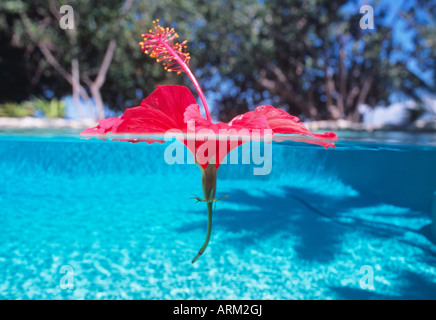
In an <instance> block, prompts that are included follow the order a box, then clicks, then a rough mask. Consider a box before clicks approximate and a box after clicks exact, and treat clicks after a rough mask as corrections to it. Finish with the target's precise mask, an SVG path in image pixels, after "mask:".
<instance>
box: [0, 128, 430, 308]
mask: <svg viewBox="0 0 436 320" xmlns="http://www.w3.org/2000/svg"><path fill="white" fill-rule="evenodd" d="M371 137H373V136H368V137H365V139H360V140H356V139H355V138H354V137H352V136H347V137H343V138H342V139H341V140H340V141H339V142H338V144H337V148H336V149H335V150H324V149H323V148H321V147H316V146H311V145H307V144H298V143H280V144H276V143H274V145H273V153H272V156H273V163H272V172H271V174H269V175H266V176H254V175H253V165H223V166H221V168H220V169H219V171H218V190H217V197H219V196H221V195H225V194H229V195H230V196H229V197H228V198H226V199H224V200H223V201H221V202H219V203H218V205H217V209H216V212H215V214H214V225H213V230H212V237H211V241H210V244H209V247H208V248H207V250H206V252H205V253H204V255H203V256H202V257H201V258H200V259H199V260H198V261H197V262H196V263H195V264H194V265H192V264H191V260H192V258H193V257H194V256H195V255H196V254H197V252H198V249H199V248H200V246H201V245H202V243H203V241H204V237H205V233H206V222H207V214H206V208H205V205H204V204H202V203H199V204H195V203H194V200H192V199H189V198H190V197H192V194H200V195H201V192H202V189H201V184H200V171H199V169H198V168H197V167H196V166H195V165H172V166H170V165H168V164H166V163H165V161H164V157H163V153H164V149H165V147H166V145H161V144H154V145H147V144H142V143H137V144H130V143H126V142H117V141H98V140H89V141H87V140H81V139H79V138H77V137H75V136H62V137H48V136H44V135H42V136H40V137H35V136H29V135H26V134H20V135H7V134H3V135H2V136H0V231H1V232H0V298H1V299H435V298H436V245H435V243H433V242H432V241H431V240H430V233H429V230H430V227H429V225H430V223H431V219H430V211H431V207H432V201H433V200H432V199H433V194H434V192H435V191H436V167H435V164H436V144H435V143H434V141H433V140H432V139H434V136H432V135H430V136H427V138H426V137H424V138H422V139H421V138H419V139H415V138H410V139H411V140H410V139H409V140H407V139H406V140H404V139H403V140H402V141H403V142H402V143H399V142H398V141H397V140H396V139H395V137H394V138H393V139H391V140H389V139H388V140H387V141H388V142H380V140H379V139H373V138H371ZM384 141H386V139H384ZM404 141H406V142H407V143H404ZM66 284H68V285H71V286H72V287H68V285H67V286H66Z"/></svg>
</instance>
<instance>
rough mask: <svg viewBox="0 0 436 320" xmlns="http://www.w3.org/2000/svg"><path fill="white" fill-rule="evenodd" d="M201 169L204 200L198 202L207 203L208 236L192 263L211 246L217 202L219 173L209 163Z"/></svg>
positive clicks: (213, 165) (212, 164)
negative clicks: (213, 216)
mask: <svg viewBox="0 0 436 320" xmlns="http://www.w3.org/2000/svg"><path fill="white" fill-rule="evenodd" d="M199 167H200V170H201V184H202V187H203V196H204V200H201V199H200V200H199V198H198V197H196V198H197V200H198V201H201V202H206V205H207V234H206V240H205V241H204V244H203V246H202V247H201V248H200V251H198V254H197V256H196V257H195V258H194V259H193V260H192V263H194V262H195V261H197V260H198V258H200V256H201V255H202V254H203V252H204V250H206V248H207V245H208V244H209V240H210V234H211V232H212V212H213V204H214V202H215V192H216V176H217V171H218V169H217V168H216V166H215V164H214V163H209V164H208V166H207V167H206V168H203V167H201V166H200V165H199Z"/></svg>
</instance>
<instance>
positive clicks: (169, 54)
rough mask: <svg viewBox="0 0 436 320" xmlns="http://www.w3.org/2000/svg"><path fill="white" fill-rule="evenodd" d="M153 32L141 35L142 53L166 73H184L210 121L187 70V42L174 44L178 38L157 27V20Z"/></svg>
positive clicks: (165, 29) (192, 77)
mask: <svg viewBox="0 0 436 320" xmlns="http://www.w3.org/2000/svg"><path fill="white" fill-rule="evenodd" d="M153 25H154V30H153V29H150V30H149V33H146V34H142V37H143V39H144V41H142V42H140V43H139V45H140V46H141V49H142V51H143V52H144V53H145V54H148V55H149V56H150V57H151V58H153V59H156V62H158V63H162V65H163V66H164V70H166V71H167V72H176V73H177V74H181V73H182V72H185V73H186V74H187V75H188V77H189V78H190V79H191V81H192V83H193V84H194V86H195V89H197V92H198V95H199V96H200V99H201V102H202V103H203V107H204V111H205V113H206V118H207V119H208V120H209V121H211V116H210V112H209V108H208V106H207V102H206V98H205V96H204V94H203V90H201V87H200V85H199V84H198V81H197V79H196V78H195V76H194V74H193V73H192V71H191V70H190V69H189V61H190V59H191V56H190V55H189V52H186V49H187V43H188V41H186V40H184V41H182V42H176V41H175V40H176V39H177V38H178V37H179V35H178V34H177V33H176V31H175V30H174V28H171V29H170V28H168V27H166V28H163V27H161V26H160V25H159V19H156V20H155V21H153Z"/></svg>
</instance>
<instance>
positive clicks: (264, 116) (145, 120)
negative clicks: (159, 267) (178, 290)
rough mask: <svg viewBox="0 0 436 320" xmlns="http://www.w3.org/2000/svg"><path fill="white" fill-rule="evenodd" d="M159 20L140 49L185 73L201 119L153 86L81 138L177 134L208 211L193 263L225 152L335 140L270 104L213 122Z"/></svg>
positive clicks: (180, 89)
mask: <svg viewBox="0 0 436 320" xmlns="http://www.w3.org/2000/svg"><path fill="white" fill-rule="evenodd" d="M158 21H159V20H157V21H154V22H153V23H154V30H150V31H149V33H147V34H143V35H142V36H143V38H144V41H143V42H140V45H141V47H142V50H143V51H144V52H145V53H146V54H149V55H150V56H151V57H152V58H155V59H156V61H157V62H159V63H162V64H163V66H164V69H165V70H167V71H168V72H177V73H178V74H179V73H181V72H185V73H186V74H187V75H188V76H189V78H190V79H191V81H192V82H193V84H194V86H195V88H196V89H197V92H198V95H199V97H200V100H201V102H202V104H203V108H204V111H205V115H206V118H204V117H203V116H202V115H201V113H200V106H199V105H198V104H197V102H196V100H195V98H194V96H193V95H192V93H191V92H190V90H189V89H188V88H186V87H184V86H158V87H157V89H156V90H155V91H154V92H153V93H152V94H150V95H149V96H148V97H147V98H145V99H144V100H143V101H142V102H141V104H140V105H139V106H137V107H135V108H130V109H126V111H125V112H124V114H123V115H122V116H121V117H115V118H109V119H103V120H100V121H99V123H98V125H97V126H96V127H93V128H89V129H86V130H84V131H83V132H82V135H87V136H92V135H97V136H102V135H106V134H107V133H112V134H115V135H117V134H128V135H133V136H134V135H157V136H158V137H156V138H151V139H148V138H119V139H118V140H126V141H130V142H148V143H153V142H163V140H162V137H163V136H164V135H165V134H167V133H168V132H177V133H181V134H182V136H181V137H179V139H180V140H181V141H182V142H183V143H184V144H185V145H186V146H187V148H188V149H189V150H190V151H191V152H192V154H193V155H194V159H195V162H196V163H197V164H198V165H199V167H200V169H201V173H202V186H203V195H204V199H201V198H199V197H195V198H196V199H197V200H198V201H202V202H206V204H207V211H208V228H207V236H206V240H205V242H204V244H203V246H202V247H201V249H200V251H199V252H198V254H197V256H196V257H195V258H194V259H193V260H192V263H194V262H195V261H196V260H197V259H198V258H199V257H200V256H201V255H202V254H203V252H204V250H205V249H206V247H207V245H208V243H209V239H210V235H211V228H212V211H213V210H212V207H213V203H214V202H216V201H218V200H220V199H221V198H220V199H217V200H216V199H215V193H216V177H217V170H218V168H219V166H220V164H221V163H222V162H223V160H224V158H225V157H226V155H227V154H228V153H229V152H230V151H232V150H233V149H235V148H236V147H238V146H239V145H241V144H242V143H244V142H247V141H250V139H252V138H253V137H254V135H255V134H257V136H258V137H259V138H260V139H262V138H264V137H265V136H266V135H271V136H272V137H273V139H274V140H275V141H283V140H295V141H302V142H306V143H312V144H318V145H322V146H324V147H325V148H328V147H333V148H334V144H333V143H332V141H335V140H336V139H337V136H336V134H335V133H332V132H326V133H323V134H318V133H312V132H310V131H309V130H308V129H307V128H306V127H305V126H304V124H303V123H301V122H300V120H299V119H298V118H297V117H295V116H292V115H290V114H288V113H287V112H285V111H284V110H281V109H277V108H275V107H273V106H270V105H263V106H259V107H257V108H256V109H255V110H253V111H249V112H247V113H244V114H242V115H239V116H236V117H235V118H233V119H232V120H231V121H230V122H229V123H223V122H218V123H214V122H212V120H211V117H210V112H209V108H208V106H207V102H206V99H205V96H204V94H203V92H202V90H201V87H200V86H199V84H198V82H197V80H196V78H195V76H194V75H193V73H192V72H191V70H190V69H189V67H188V64H189V60H190V56H189V53H187V52H185V49H186V41H183V42H181V43H178V42H176V39H177V38H178V35H177V33H176V32H175V31H174V29H170V28H163V27H161V26H160V25H159V24H158V23H157V22H158ZM223 133H224V136H223ZM159 137H160V139H159Z"/></svg>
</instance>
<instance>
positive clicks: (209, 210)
mask: <svg viewBox="0 0 436 320" xmlns="http://www.w3.org/2000/svg"><path fill="white" fill-rule="evenodd" d="M212 205H213V202H208V203H207V234H206V240H205V241H204V244H203V246H202V247H201V248H200V250H199V251H198V253H197V255H196V256H195V258H194V259H193V260H192V263H194V262H195V261H197V260H198V258H200V256H201V255H202V254H203V252H204V250H206V248H207V245H208V244H209V240H210V234H211V232H212Z"/></svg>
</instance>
